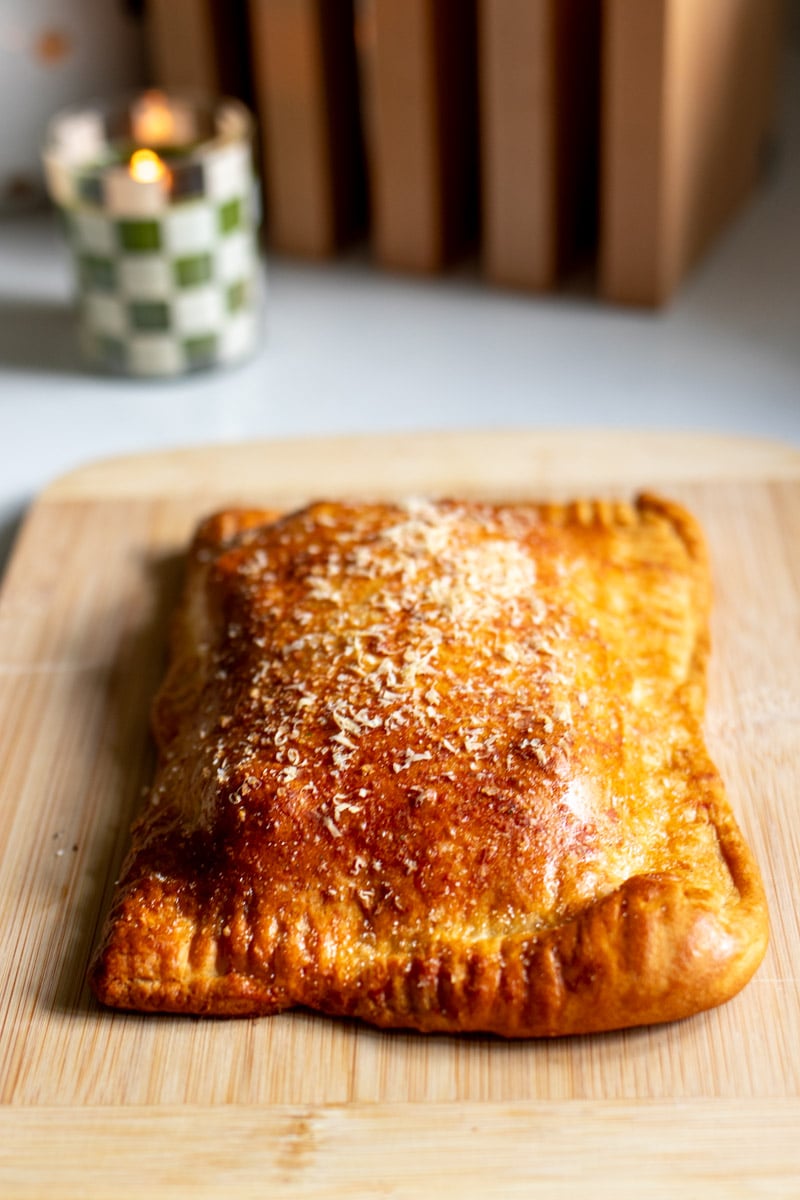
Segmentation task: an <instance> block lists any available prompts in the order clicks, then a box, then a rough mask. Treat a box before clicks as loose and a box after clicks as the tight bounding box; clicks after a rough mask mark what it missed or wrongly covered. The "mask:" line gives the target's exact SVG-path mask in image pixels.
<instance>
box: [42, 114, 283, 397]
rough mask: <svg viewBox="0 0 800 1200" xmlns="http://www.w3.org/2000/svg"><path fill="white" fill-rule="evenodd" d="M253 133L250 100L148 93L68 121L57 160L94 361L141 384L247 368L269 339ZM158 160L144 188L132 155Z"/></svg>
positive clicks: (51, 151)
mask: <svg viewBox="0 0 800 1200" xmlns="http://www.w3.org/2000/svg"><path fill="white" fill-rule="evenodd" d="M252 140H253V122H252V118H251V116H250V114H249V113H248V111H247V110H246V109H245V108H244V107H243V106H242V105H241V104H239V103H238V102H237V101H233V100H221V101H213V102H212V101H208V102H203V101H193V100H188V99H186V98H183V97H177V96H173V95H164V94H162V93H157V94H154V93H146V94H145V96H143V97H139V98H138V99H133V100H131V101H129V102H125V103H123V104H121V105H119V106H117V107H109V108H107V109H99V108H92V109H83V110H75V111H71V112H65V113H63V114H61V115H60V116H58V117H56V118H55V119H54V121H53V122H52V124H51V127H50V130H49V134H48V141H47V145H46V147H45V151H44V162H45V170H46V173H47V179H48V185H49V188H50V192H51V195H52V197H53V199H54V200H55V202H56V203H57V204H58V206H59V207H60V209H61V211H62V213H63V214H64V219H65V224H66V228H67V234H68V237H69V240H70V243H71V245H72V249H73V252H74V257H75V263H76V268H77V277H78V304H79V317H80V332H81V341H82V345H83V349H84V352H85V355H86V357H87V358H88V360H89V361H90V362H92V363H93V364H95V365H99V366H101V367H104V368H107V369H110V370H113V371H118V372H121V373H125V374H131V375H150V376H169V375H179V374H181V373H183V372H186V371H192V370H196V369H199V368H204V367H210V366H214V365H216V364H219V363H231V362H235V361H237V360H239V359H241V358H243V357H245V356H247V355H248V354H250V353H251V352H252V350H253V349H254V348H255V346H256V344H257V342H258V340H259V338H260V335H261V329H262V295H261V272H260V263H259V255H258V243H257V227H258V202H257V190H256V180H255V174H254V165H253V146H252ZM142 146H147V147H148V148H149V149H151V150H153V151H155V153H156V154H157V155H158V159H157V171H156V177H153V178H150V177H145V178H144V179H143V178H136V177H135V175H134V168H133V166H132V165H131V155H132V153H133V152H134V151H135V150H136V149H137V148H139V147H142Z"/></svg>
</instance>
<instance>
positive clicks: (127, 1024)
mask: <svg viewBox="0 0 800 1200" xmlns="http://www.w3.org/2000/svg"><path fill="white" fill-rule="evenodd" d="M644 486H647V487H650V488H657V489H658V490H659V491H661V492H664V493H667V494H669V495H671V496H674V497H675V498H677V499H679V500H681V501H683V502H685V503H687V504H688V505H689V506H690V507H691V508H692V509H693V510H694V511H695V512H696V514H697V515H698V516H699V518H700V520H701V521H702V523H703V525H704V527H705V529H706V532H707V535H708V538H709V542H710V547H711V551H712V559H713V565H714V572H715V584H716V593H717V604H716V609H715V614H714V628H713V634H714V655H713V660H712V669H711V680H710V685H711V694H710V703H709V710H708V721H707V728H708V739H709V743H710V745H711V749H712V752H713V754H714V756H715V758H716V760H717V762H718V764H719V766H720V768H721V770H722V773H723V775H724V777H725V779H726V781H727V784H728V788H729V792H730V796H731V801H732V804H733V807H734V809H735V811H736V813H737V816H738V817H739V820H740V822H741V824H742V827H743V829H744V832H745V834H746V836H747V837H748V839H749V840H750V842H751V844H752V846H753V848H754V850H755V853H756V856H757V858H758V860H759V862H760V863H761V866H762V869H763V872H764V876H765V883H766V886H767V891H768V899H769V903H770V910H771V917H772V943H771V946H770V950H769V952H768V955H767V958H766V960H765V962H764V964H763V966H762V967H761V969H760V970H759V972H758V974H757V975H756V977H755V979H754V980H753V982H752V983H751V984H750V985H749V986H748V987H747V988H746V989H745V991H744V992H743V993H742V994H741V995H740V996H739V997H737V998H736V999H735V1000H733V1001H732V1002H731V1003H730V1004H728V1005H726V1006H724V1007H723V1008H720V1009H717V1010H715V1011H714V1012H711V1013H707V1014H703V1015H701V1016H699V1017H696V1018H694V1019H692V1020H690V1021H685V1022H681V1023H679V1024H676V1025H671V1026H664V1027H659V1028H653V1029H645V1030H633V1031H627V1032H623V1033H618V1034H611V1035H605V1036H601V1037H587V1038H580V1039H574V1040H561V1041H554V1042H538V1043H537V1042H528V1043H504V1042H501V1041H498V1040H494V1039H489V1038H479V1037H470V1038H463V1039H456V1038H445V1037H431V1038H425V1037H422V1036H418V1035H414V1034H386V1033H381V1032H379V1031H376V1030H372V1029H368V1028H364V1027H361V1026H358V1025H355V1024H351V1023H348V1022H338V1021H332V1020H328V1019H326V1018H323V1017H317V1016H314V1015H312V1014H308V1013H290V1014H285V1015H282V1016H279V1017H274V1018H270V1019H264V1020H260V1021H201V1020H195V1019H193V1018H178V1017H163V1018H161V1017H159V1018H153V1017H138V1016H135V1015H126V1014H120V1013H108V1012H104V1011H101V1010H100V1009H99V1008H98V1007H97V1006H96V1005H95V1004H94V1003H93V1001H92V1000H91V998H90V996H89V994H88V992H87V989H86V987H85V982H84V977H85V970H86V965H87V961H88V958H89V955H90V953H91V949H92V946H93V943H94V940H95V937H96V934H97V928H98V923H99V921H100V919H101V917H102V914H103V912H104V910H105V907H106V905H107V903H108V899H109V896H110V892H111V888H112V886H113V881H114V878H115V875H116V870H117V867H118V865H119V861H120V858H121V855H122V853H123V851H124V848H125V844H126V841H127V829H128V825H129V821H130V819H131V816H132V814H133V813H134V812H135V810H136V808H137V805H138V804H139V802H140V797H141V791H142V788H143V787H144V786H145V784H146V782H147V780H148V777H149V775H150V772H151V769H152V765H153V761H152V751H151V747H150V741H149V735H148V726H147V720H148V718H147V714H148V707H149V702H150V698H151V696H152V693H153V691H154V689H155V687H156V686H157V683H158V680H159V678H160V675H161V671H162V669H163V662H164V652H165V644H166V636H167V625H168V613H169V610H170V607H171V605H172V602H173V600H174V597H175V594H176V591H177V588H178V586H179V581H180V554H181V552H182V549H183V548H184V547H185V544H186V540H187V538H188V536H189V535H190V533H191V529H192V527H193V525H194V523H195V521H196V520H197V519H198V518H199V517H200V516H202V515H204V514H206V513H208V512H209V511H210V510H212V509H213V508H215V507H217V506H219V505H222V504H228V503H232V502H248V503H256V504H264V505H268V506H272V505H280V506H283V505H289V504H295V503H301V502H303V501H304V500H307V499H309V498H311V497H313V496H318V495H321V494H331V495H332V494H349V495H367V494H373V495H393V494H394V495H397V494H408V493H409V492H414V493H417V494H419V493H423V492H427V493H434V494H451V495H455V494H459V493H460V494H469V495H485V496H494V497H497V496H502V495H506V496H522V495H528V496H531V497H536V496H563V495H566V494H578V493H583V494H588V493H593V494H600V493H603V494H608V493H611V494H616V495H627V494H630V493H631V492H632V491H635V490H637V489H639V488H641V487H644ZM798 545H800V454H798V453H797V452H795V451H793V450H791V449H789V448H786V447H780V446H773V445H771V444H767V443H755V444H754V443H749V442H743V441H735V440H724V439H719V438H714V437H698V436H686V437H680V436H676V435H671V436H669V437H659V436H656V435H642V434H612V433H594V434H592V433H581V434H576V433H574V432H573V433H569V434H534V433H498V432H494V433H487V434H478V433H474V434H457V435H456V434H449V435H445V434H442V435H416V436H413V435H403V436H399V437H393V438H389V437H383V438H379V437H363V438H344V439H331V440H326V439H319V440H301V441H295V442H283V443H272V444H264V445H255V444H249V445H246V446H227V447H217V448H210V449H200V450H192V451H181V452H177V453H174V454H161V455H153V456H146V457H142V458H132V459H124V460H118V461H116V462H110V463H100V464H95V465H92V466H89V467H87V468H85V469H84V470H82V471H79V472H77V473H76V474H74V475H72V476H69V477H67V478H66V479H64V480H60V481H58V482H57V483H55V484H54V485H53V486H52V487H51V488H50V489H48V491H47V492H46V493H45V494H44V495H43V496H42V497H41V498H40V500H39V501H38V503H37V504H36V505H35V506H34V508H33V510H32V512H31V513H30V515H29V518H28V520H27V522H26V525H25V527H24V529H23V532H22V534H21V537H20V539H19V542H18V546H17V549H16V552H15V555H14V558H13V561H12V563H11V565H10V568H9V571H8V575H7V578H6V580H5V584H4V588H3V592H2V597H0V730H2V733H1V734H0V738H1V739H2V740H1V742H0V855H1V856H2V857H1V858H0V945H1V946H2V947H3V951H2V954H3V960H4V969H3V970H2V972H0V1193H2V1195H3V1196H4V1197H11V1196H19V1197H28V1196H38V1195H41V1194H43V1192H44V1191H45V1190H46V1191H47V1194H49V1195H51V1196H57V1197H60V1196H79V1195H81V1196H82V1195H86V1196H90V1197H95V1196H98V1197H99V1196H103V1195H108V1194H115V1195H117V1196H125V1195H133V1194H134V1192H136V1194H137V1195H138V1194H140V1193H141V1191H142V1190H143V1187H144V1186H145V1184H146V1183H147V1184H149V1185H151V1186H153V1187H156V1188H157V1192H158V1194H159V1195H160V1196H161V1195H168V1196H172V1195H175V1196H182V1195H188V1194H189V1193H190V1191H191V1194H192V1195H193V1196H200V1197H203V1196H212V1195H222V1194H228V1188H227V1185H226V1183H225V1180H226V1179H235V1180H236V1181H237V1184H236V1186H237V1189H238V1190H237V1194H239V1195H243V1196H245V1195H256V1194H259V1195H260V1194H264V1192H263V1190H262V1191H259V1190H258V1187H259V1186H263V1187H267V1185H268V1187H269V1193H270V1195H276V1196H281V1197H283V1196H286V1197H289V1196H292V1197H305V1196H314V1197H316V1196H339V1195H342V1196H356V1195H365V1196H366V1195H370V1196H372V1195H391V1196H424V1195H436V1194H439V1193H440V1192H441V1189H442V1187H443V1186H444V1184H443V1180H444V1179H445V1178H448V1179H451V1180H453V1181H455V1182H457V1184H458V1186H459V1189H460V1191H461V1192H462V1194H463V1195H465V1196H473V1195H474V1196H477V1195H491V1194H496V1195H501V1196H516V1195H539V1194H541V1195H547V1196H561V1195H565V1196H566V1195H580V1194H581V1184H580V1181H581V1179H582V1180H583V1181H584V1184H583V1186H587V1187H588V1186H589V1184H591V1189H592V1193H593V1195H595V1196H605V1195H608V1196H611V1195H612V1194H613V1195H614V1196H615V1197H623V1198H624V1197H628V1196H631V1197H633V1196H640V1195H645V1194H646V1195H648V1196H661V1195H664V1196H671V1195H675V1194H677V1189H678V1188H682V1187H684V1186H688V1184H692V1185H693V1190H692V1191H691V1194H692V1195H693V1196H701V1197H707V1196H709V1197H716V1196H723V1195H724V1196H740V1195H742V1196H749V1195H753V1196H755V1195H758V1196H773V1195H776V1196H777V1195H780V1196H796V1195H797V1194H800V1145H799V1144H798V1142H800V1139H797V1137H796V1133H795V1132H794V1131H795V1130H796V1128H797V1127H798V1125H800V1099H799V1097H800V1054H798V1047H800V978H799V977H798V967H797V964H798V959H799V958H800V915H799V913H798V905H797V903H796V879H797V877H798V869H799V868H800V822H798V819H797V800H796V797H797V795H798V794H800V787H798V784H799V783H800V778H799V776H800V621H799V620H798V616H800V611H799V610H800V555H798V551H797V547H798ZM437 1130H438V1131H439V1133H438V1134H437V1132H436V1131H437ZM559 1131H560V1132H559ZM565 1131H568V1132H565ZM658 1147H661V1149H662V1153H660V1154H659V1153H657V1152H656V1150H655V1149H654V1148H656V1149H657V1148H658ZM379 1151H380V1152H381V1153H380V1154H379ZM415 1156H416V1157H415ZM646 1164H648V1165H646ZM643 1174H646V1176H647V1178H648V1181H649V1185H648V1186H650V1185H652V1186H650V1190H648V1191H647V1192H644V1191H642V1190H641V1181H642V1177H643ZM111 1180H113V1181H114V1186H113V1189H112V1188H111V1187H110V1186H109V1183H110V1181H111ZM548 1180H549V1184H548V1183H547V1181H548ZM259 1181H260V1183H259ZM539 1185H541V1188H542V1190H541V1191H537V1190H534V1189H535V1188H537V1187H539ZM545 1185H547V1186H545ZM570 1188H571V1189H572V1190H570ZM492 1189H494V1190H492ZM670 1189H672V1190H671V1191H670Z"/></svg>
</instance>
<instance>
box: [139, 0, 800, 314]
mask: <svg viewBox="0 0 800 1200" xmlns="http://www.w3.org/2000/svg"><path fill="white" fill-rule="evenodd" d="M782 7H783V6H782V0H147V16H148V28H149V38H150V48H151V68H152V75H153V82H154V83H156V84H158V85H160V86H163V87H166V88H192V89H198V88H199V89H202V90H205V91H211V92H226V93H230V94H234V95H238V96H240V97H241V98H243V99H245V100H246V101H247V102H248V103H250V104H251V105H252V106H253V107H254V108H255V110H256V112H257V115H258V118H259V127H260V133H261V154H262V161H263V171H262V174H263V180H264V188H265V212H266V224H267V232H268V237H269V241H270V243H271V245H272V246H273V247H274V248H275V249H277V250H279V251H282V252H285V253H289V254H297V255H305V256H315V257H320V256H328V255H332V254H335V253H336V252H337V251H339V250H340V249H341V248H343V247H344V246H347V245H348V244H350V243H352V241H353V240H354V239H357V238H359V237H362V236H364V235H365V234H368V235H369V237H370V240H371V243H372V247H373V251H374V256H375V259H376V261H377V262H378V263H379V264H381V265H382V266H385V267H387V268H392V269H398V270H408V271H417V272H435V271H440V270H443V269H445V268H446V267H447V266H448V265H450V264H452V263H453V262H454V261H456V260H457V259H459V258H460V257H461V256H463V255H467V254H470V253H475V252H476V251H477V252H479V254H480V257H481V261H482V264H483V269H484V272H485V275H486V278H487V279H488V280H489V281H491V282H493V283H495V284H498V285H503V286H510V287H516V288H523V289H530V290H537V291H541V290H547V289H552V288H556V287H558V286H559V284H560V283H561V281H562V280H563V279H564V278H565V276H567V275H568V274H569V273H570V272H571V271H572V270H573V269H574V268H575V267H576V266H577V265H579V264H585V263H593V264H595V265H596V277H597V290H598V293H599V294H600V295H601V296H602V297H603V298H605V299H607V300H609V301H613V302H618V303H625V304H636V305H644V306H657V305H661V304H663V303H665V302H666V301H667V300H668V299H669V298H670V296H671V295H672V294H673V293H674V291H675V289H676V288H677V287H678V286H679V284H680V282H681V280H682V279H683V278H684V276H685V275H686V273H687V271H688V270H689V269H690V268H691V266H692V265H693V264H694V263H695V262H696V260H697V259H698V257H699V256H700V255H701V253H702V252H703V251H704V250H705V249H706V248H707V247H708V245H709V244H710V243H711V241H712V240H713V239H714V237H715V236H716V235H717V234H718V233H719V232H720V231H721V230H722V229H723V228H724V227H725V225H726V224H727V223H728V221H729V220H730V219H731V217H732V216H733V215H734V214H735V213H736V211H737V210H738V209H739V208H740V207H741V205H742V203H743V202H744V200H745V199H746V197H747V196H748V194H749V193H750V192H751V190H752V188H753V186H754V185H755V183H756V182H757V180H758V178H759V175H760V173H761V171H762V168H763V165H764V161H765V149H766V148H767V147H768V146H769V144H770V140H771V137H772V133H773V118H774V111H775V91H776V86H775V85H776V78H777V73H778V72H777V68H778V60H779V49H780V44H781V29H782Z"/></svg>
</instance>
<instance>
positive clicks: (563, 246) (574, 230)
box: [478, 0, 600, 288]
mask: <svg viewBox="0 0 800 1200" xmlns="http://www.w3.org/2000/svg"><path fill="white" fill-rule="evenodd" d="M599 14H600V6H599V0H479V3H478V61H479V79H480V101H481V104H480V111H481V122H480V130H481V179H482V215H483V263H484V269H485V271H486V274H487V276H488V277H489V278H490V279H491V280H492V281H493V282H495V283H500V284H508V285H511V286H516V287H529V288H550V287H553V286H554V285H555V284H556V282H557V281H558V279H559V277H560V276H561V275H562V274H563V273H564V271H565V270H567V269H568V268H569V267H570V266H571V265H572V264H573V263H574V262H575V261H576V259H577V258H578V256H579V255H580V254H581V253H582V252H583V253H585V252H587V251H588V250H589V249H590V247H591V244H592V241H593V236H594V229H595V214H596V205H597V152H596V145H597V132H598V120H597V104H598V71H599V57H600V48H599Z"/></svg>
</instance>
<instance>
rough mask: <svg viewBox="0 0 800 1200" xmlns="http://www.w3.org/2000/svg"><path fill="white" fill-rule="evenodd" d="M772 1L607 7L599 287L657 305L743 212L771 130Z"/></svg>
mask: <svg viewBox="0 0 800 1200" xmlns="http://www.w3.org/2000/svg"><path fill="white" fill-rule="evenodd" d="M782 9H783V5H782V2H781V0H702V3H698V2H697V0H636V2H635V3H634V2H633V0H605V6H604V28H603V83H602V86H603V101H602V151H601V161H602V170H601V178H602V184H601V206H600V229H601V245H600V286H601V291H602V294H603V295H604V296H605V297H606V298H607V299H609V300H613V301H618V302H622V303H631V304H643V305H658V304H662V303H663V302H664V301H666V300H667V299H669V297H670V296H671V295H672V293H673V292H674V290H675V288H676V287H677V286H678V284H679V283H680V281H681V279H682V278H683V276H684V275H685V274H686V272H687V270H688V269H689V268H690V267H691V265H692V264H693V263H694V261H695V260H696V259H697V257H698V256H699V254H700V253H701V252H702V251H703V250H704V249H706V247H707V246H708V245H709V243H710V242H711V240H712V239H713V238H714V237H715V236H716V235H717V234H718V233H719V232H720V231H721V230H722V229H723V227H724V226H725V225H726V223H727V222H728V220H729V219H730V218H731V217H732V216H733V214H734V213H735V212H736V211H737V209H738V208H739V207H740V206H741V204H742V202H743V200H744V199H745V197H746V196H747V195H748V193H749V192H750V190H751V188H752V187H753V185H754V183H755V182H756V180H757V178H758V176H759V172H760V170H761V167H762V165H763V160H764V150H765V145H766V144H767V142H768V139H769V137H770V133H771V126H772V117H773V107H774V89H775V81H776V74H777V56H778V49H779V44H780V31H781V28H782Z"/></svg>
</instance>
